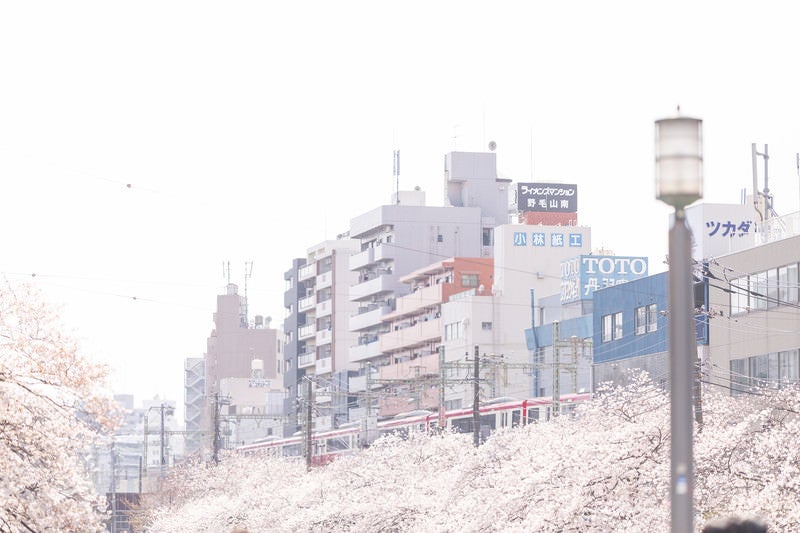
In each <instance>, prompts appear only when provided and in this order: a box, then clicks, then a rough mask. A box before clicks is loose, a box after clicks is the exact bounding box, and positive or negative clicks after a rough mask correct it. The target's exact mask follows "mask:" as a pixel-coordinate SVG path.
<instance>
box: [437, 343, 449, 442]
mask: <svg viewBox="0 0 800 533" xmlns="http://www.w3.org/2000/svg"><path fill="white" fill-rule="evenodd" d="M444 368H445V364H444V345H442V346H439V431H442V430H444V426H445V424H447V420H446V419H445V416H444V414H445V408H444V384H445V375H444Z"/></svg>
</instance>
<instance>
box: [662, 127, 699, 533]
mask: <svg viewBox="0 0 800 533" xmlns="http://www.w3.org/2000/svg"><path fill="white" fill-rule="evenodd" d="M655 126H656V129H655V133H656V142H655V145H656V146H655V148H656V151H655V152H656V153H655V156H656V157H655V166H656V198H657V199H658V200H661V201H662V202H664V203H666V204H667V205H671V206H672V207H673V208H674V209H675V218H674V222H673V224H672V228H671V229H670V231H669V355H670V362H669V370H670V409H671V414H670V417H671V419H670V429H671V435H672V437H671V452H670V453H671V455H670V465H671V467H670V476H671V478H670V512H671V524H672V532H673V533H678V532H682V533H683V532H688V531H694V504H693V499H692V497H693V492H694V468H693V464H692V434H693V426H692V424H693V418H692V379H693V372H694V364H695V359H696V353H697V341H696V338H695V329H694V323H693V320H694V319H693V314H694V313H693V309H694V302H693V292H692V268H691V267H692V265H691V234H690V232H689V227H688V226H687V225H686V213H685V211H684V209H685V208H686V206H687V205H689V204H691V203H692V202H694V201H695V200H698V199H700V198H702V197H703V135H702V128H703V121H702V120H699V119H696V118H689V117H676V118H665V119H661V120H656V122H655Z"/></svg>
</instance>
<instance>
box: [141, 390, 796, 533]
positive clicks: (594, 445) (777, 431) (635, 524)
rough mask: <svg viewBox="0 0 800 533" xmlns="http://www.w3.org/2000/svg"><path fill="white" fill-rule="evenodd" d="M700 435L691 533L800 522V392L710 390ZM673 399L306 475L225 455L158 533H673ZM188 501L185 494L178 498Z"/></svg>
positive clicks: (401, 446)
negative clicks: (720, 522)
mask: <svg viewBox="0 0 800 533" xmlns="http://www.w3.org/2000/svg"><path fill="white" fill-rule="evenodd" d="M703 409H704V424H703V426H702V427H696V428H695V438H696V441H695V464H696V466H695V470H696V488H695V509H696V518H695V523H696V525H697V527H698V530H699V529H700V528H702V527H703V526H704V524H706V523H709V522H711V521H714V520H717V519H720V518H724V517H728V516H733V515H738V516H753V517H756V518H759V517H760V518H762V519H763V520H765V521H766V522H767V523H768V524H769V525H770V527H772V528H773V529H772V530H774V531H791V530H796V527H797V524H798V523H800V504H798V502H800V498H799V497H798V496H800V494H798V488H800V470H799V469H800V449H799V448H800V447H798V446H797V445H796V439H797V435H798V429H800V428H799V427H798V424H799V423H800V392H798V390H796V389H782V390H754V391H751V393H750V394H746V395H744V396H742V397H731V396H730V394H729V391H727V390H725V389H721V390H720V389H716V388H714V387H710V388H708V389H707V390H706V392H705V395H704V398H703ZM669 449H670V419H669V397H668V393H667V392H665V391H664V390H663V389H662V388H661V387H659V386H657V385H655V384H654V383H653V382H652V381H650V380H649V379H648V378H647V376H645V375H643V374H633V375H631V376H630V383H629V384H628V385H627V386H625V387H623V388H618V389H608V390H603V391H600V392H598V393H597V394H596V395H595V397H594V398H593V399H592V401H591V402H589V403H587V404H586V405H584V406H582V407H580V408H579V409H578V410H577V413H576V416H561V417H558V418H556V419H554V420H551V421H549V422H540V423H536V424H531V425H528V426H525V427H522V428H511V429H504V430H499V431H497V432H495V433H494V434H493V435H492V436H491V437H490V438H489V439H488V440H487V441H486V442H485V443H484V444H482V445H481V446H480V447H479V448H475V447H473V446H472V436H471V435H463V434H453V433H445V434H442V435H425V434H421V433H411V434H410V435H409V436H408V437H407V438H404V439H401V438H399V437H397V436H387V437H383V438H381V439H379V440H378V441H376V442H375V443H374V444H373V446H371V447H370V448H369V449H367V450H364V451H362V452H358V453H356V454H353V455H351V456H346V457H342V458H340V459H337V460H336V461H334V462H333V463H330V464H328V465H327V466H325V467H321V468H315V469H312V470H311V471H306V469H305V464H304V462H303V461H302V460H291V459H287V458H274V457H267V456H263V457H252V456H250V457H241V456H236V455H235V454H233V455H228V456H225V457H224V459H223V461H222V462H221V463H220V464H219V465H217V466H210V465H194V466H186V467H184V468H179V469H177V470H176V471H175V472H173V473H172V477H171V483H172V490H173V491H174V494H175V495H176V497H174V498H173V500H172V501H173V503H172V504H171V505H167V506H165V507H162V508H160V509H157V510H155V511H154V512H153V514H152V515H151V525H152V530H154V531H169V532H178V533H188V532H225V533H227V532H229V531H232V530H234V529H236V528H239V529H244V530H247V531H250V532H251V533H252V532H257V531H279V532H280V531H286V532H289V531H292V532H296V531H309V532H310V531H352V532H356V531H358V532H368V531H369V532H371V531H426V532H428V531H441V532H464V531H468V532H478V531H481V532H483V531H503V532H529V531H597V532H605V531H629V532H640V531H667V530H669V524H670V516H669V512H670V506H669V491H670V486H669V476H670V458H669ZM177 495H179V496H177Z"/></svg>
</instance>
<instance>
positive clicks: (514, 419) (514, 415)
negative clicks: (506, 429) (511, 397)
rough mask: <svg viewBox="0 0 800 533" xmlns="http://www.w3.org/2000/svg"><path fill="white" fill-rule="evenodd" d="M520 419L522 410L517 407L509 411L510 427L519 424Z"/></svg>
mask: <svg viewBox="0 0 800 533" xmlns="http://www.w3.org/2000/svg"><path fill="white" fill-rule="evenodd" d="M521 420H522V411H520V410H519V409H514V410H513V411H511V427H517V426H519V423H520V421H521Z"/></svg>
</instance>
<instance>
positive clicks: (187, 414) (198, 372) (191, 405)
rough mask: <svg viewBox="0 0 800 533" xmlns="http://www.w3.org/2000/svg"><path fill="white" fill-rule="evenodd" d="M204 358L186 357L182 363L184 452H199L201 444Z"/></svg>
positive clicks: (204, 398) (204, 384)
mask: <svg viewBox="0 0 800 533" xmlns="http://www.w3.org/2000/svg"><path fill="white" fill-rule="evenodd" d="M205 387H206V379H205V359H204V358H202V357H187V358H186V359H185V360H184V364H183V388H184V402H183V407H184V411H183V415H184V425H185V426H186V435H185V438H184V442H185V445H186V454H187V455H193V454H196V453H199V452H200V450H201V448H202V444H203V439H202V431H203V414H204V411H205V406H206V394H205Z"/></svg>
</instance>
